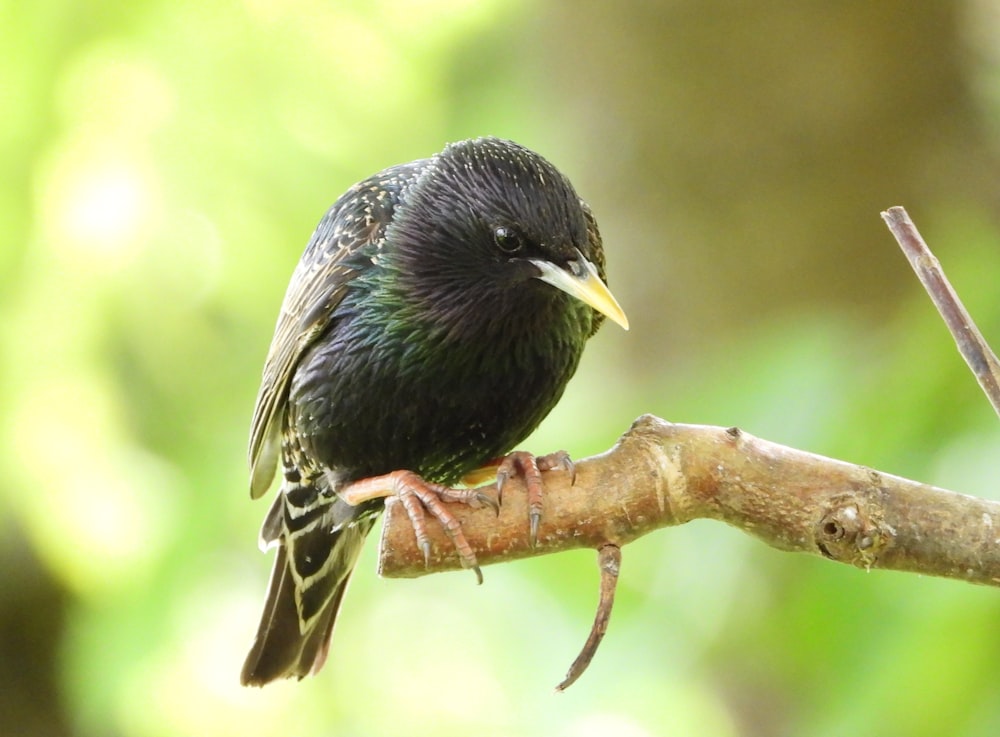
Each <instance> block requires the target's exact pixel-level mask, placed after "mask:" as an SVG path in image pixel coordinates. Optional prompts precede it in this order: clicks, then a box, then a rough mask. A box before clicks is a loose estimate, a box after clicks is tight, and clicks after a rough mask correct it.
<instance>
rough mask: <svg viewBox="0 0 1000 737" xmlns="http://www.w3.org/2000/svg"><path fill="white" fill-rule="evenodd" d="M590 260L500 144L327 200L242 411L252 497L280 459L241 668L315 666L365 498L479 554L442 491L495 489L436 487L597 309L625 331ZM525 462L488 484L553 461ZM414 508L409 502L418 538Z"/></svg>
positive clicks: (583, 232)
mask: <svg viewBox="0 0 1000 737" xmlns="http://www.w3.org/2000/svg"><path fill="white" fill-rule="evenodd" d="M603 275H604V252H603V248H602V245H601V236H600V233H599V232H598V229H597V222H596V221H595V219H594V216H593V215H592V214H591V212H590V209H589V208H588V206H587V205H586V204H585V203H584V202H583V201H582V200H581V199H580V197H579V196H578V195H577V194H576V192H575V191H574V189H573V186H572V185H571V184H570V182H569V180H567V179H566V177H565V176H563V175H562V174H561V173H560V172H559V171H558V170H557V169H556V168H555V167H553V166H552V164H550V163H549V162H548V161H546V160H545V159H543V158H542V157H541V156H539V155H538V154H536V153H534V152H532V151H530V150H528V149H526V148H524V147H522V146H520V145H518V144H516V143H513V142H510V141H505V140H500V139H496V138H480V139H475V140H469V141H462V142H460V143H454V144H451V145H449V146H447V147H446V148H445V149H444V151H442V152H441V153H439V154H437V155H435V156H432V157H431V158H428V159H421V160H418V161H414V162H411V163H409V164H401V165H399V166H393V167H391V168H389V169H386V170H384V171H382V172H380V173H378V174H376V175H374V176H373V177H371V178H369V179H366V180H364V181H362V182H360V183H359V184H356V185H354V186H353V187H351V188H350V189H349V190H348V191H347V192H346V193H345V194H344V195H343V196H341V197H340V199H338V200H337V201H336V202H335V203H334V205H333V207H331V208H330V210H329V211H328V212H327V213H326V215H325V217H324V218H323V219H322V220H321V221H320V223H319V225H318V226H317V228H316V231H315V232H314V233H313V235H312V238H311V239H310V241H309V244H308V245H307V246H306V250H305V253H304V254H303V255H302V259H301V261H300V262H299V265H298V267H297V268H296V270H295V273H294V274H293V275H292V279H291V282H290V284H289V285H288V291H287V293H286V294H285V300H284V303H283V304H282V307H281V313H280V315H279V317H278V323H277V326H276V328H275V333H274V338H273V340H272V342H271V348H270V351H269V353H268V356H267V360H266V362H265V364H264V376H263V381H262V384H261V388H260V393H259V394H258V397H257V405H256V408H255V409H254V415H253V423H252V427H251V436H250V451H249V461H250V476H251V479H250V493H251V496H252V497H253V498H257V497H260V496H261V495H262V494H264V492H265V491H267V489H268V488H269V486H270V485H271V481H272V479H273V477H274V474H275V471H276V469H277V466H278V461H279V459H280V461H281V466H282V471H283V472H282V483H281V490H280V493H279V494H278V497H277V499H276V500H275V502H274V504H273V505H272V507H271V509H270V511H269V512H268V514H267V517H266V518H265V520H264V524H263V527H262V529H261V535H260V543H261V547H262V548H264V549H266V548H269V547H272V546H274V547H277V549H278V552H277V559H276V560H275V562H274V569H273V572H272V574H271V581H270V584H269V587H268V592H267V601H266V603H265V604H264V614H263V618H262V620H261V623H260V628H259V630H258V632H257V637H256V639H255V641H254V643H253V646H252V648H251V650H250V653H249V655H248V656H247V660H246V663H245V664H244V666H243V673H242V678H241V680H242V682H243V683H244V684H247V685H263V684H265V683H267V682H269V681H272V680H275V679H277V678H285V677H293V676H294V677H298V678H301V677H303V676H305V675H307V674H309V673H310V672H315V671H317V670H318V669H319V668H320V667H321V666H322V664H323V662H324V660H325V659H326V653H327V650H328V647H329V642H330V635H331V632H332V629H333V622H334V618H335V617H336V614H337V610H338V608H339V607H340V603H341V599H342V598H343V595H344V589H345V587H346V586H347V581H348V579H349V577H350V575H351V570H352V569H353V567H354V564H355V561H356V560H357V557H358V554H359V553H360V551H361V547H362V545H363V543H364V539H365V536H366V535H367V534H368V531H369V530H370V529H371V527H372V525H373V524H374V521H375V518H376V517H377V516H378V513H379V512H380V511H381V510H382V506H383V503H384V500H383V498H382V497H385V496H388V495H391V494H396V495H399V496H401V497H406V498H405V499H404V501H406V502H407V503H408V506H410V507H411V508H412V507H413V506H414V502H418V503H419V504H421V505H422V508H426V509H427V511H429V512H430V513H431V514H432V515H433V516H435V517H437V518H438V519H439V520H441V522H442V523H444V524H445V525H446V527H447V526H451V527H452V529H453V534H452V539H453V540H454V542H455V544H456V547H457V549H458V552H459V554H460V555H461V557H462V559H463V562H464V563H465V564H466V565H467V566H469V567H473V568H475V567H476V565H475V556H474V555H473V554H472V550H471V548H469V546H468V544H467V543H466V542H465V539H464V537H463V536H462V534H461V530H460V528H459V526H458V525H457V523H455V520H454V517H453V516H452V515H451V513H450V512H448V510H447V509H445V508H444V505H442V504H441V503H440V500H441V499H445V500H459V501H466V502H468V503H470V504H473V505H480V504H483V503H486V504H491V505H495V504H496V502H495V501H493V500H492V498H491V497H489V496H487V495H485V494H483V493H482V492H481V491H476V490H471V491H470V490H461V489H458V490H454V489H451V488H449V487H448V486H447V485H452V484H455V483H456V482H458V481H459V480H460V479H461V478H462V477H463V476H464V475H466V474H468V473H469V472H471V471H473V470H475V469H477V468H481V467H483V466H484V465H487V464H489V463H490V462H491V461H495V460H496V459H498V458H499V457H501V456H502V455H503V454H505V453H507V452H508V451H510V450H511V448H513V447H514V445H515V444H516V443H518V442H520V441H521V440H522V439H524V437H525V436H527V435H528V434H529V433H530V432H531V431H532V430H533V429H534V428H535V427H536V426H537V425H538V423H539V422H541V421H542V419H543V418H544V417H545V416H546V415H547V414H548V413H549V411H550V410H551V409H552V407H553V406H554V405H555V404H556V402H557V401H558V399H559V397H560V396H561V395H562V393H563V389H564V388H565V386H566V382H567V381H569V379H570V377H571V376H572V375H573V372H574V371H575V370H576V367H577V364H578V362H579V360H580V355H581V353H582V351H583V346H584V343H585V342H586V340H587V338H589V337H590V336H591V335H593V334H594V332H595V331H596V330H597V328H598V327H599V326H600V324H601V321H602V320H603V316H604V315H607V316H608V317H610V318H611V319H612V320H614V321H615V322H617V323H619V324H620V325H622V327H625V328H627V327H628V323H627V320H626V318H625V314H624V313H623V312H622V310H621V308H620V307H619V306H618V303H617V302H616V301H615V299H614V297H613V296H612V295H611V292H609V291H608V288H607V287H606V286H605V284H604V281H603ZM557 460H558V459H557ZM538 461H539V464H537V466H536V464H535V463H534V458H533V457H532V456H530V455H528V454H525V453H517V454H511V455H510V456H508V457H507V460H505V461H504V463H503V464H502V465H501V466H500V472H499V473H498V486H502V484H503V480H504V478H506V477H507V476H508V475H509V474H510V473H512V472H515V471H523V472H525V473H526V475H527V474H528V473H530V472H532V471H534V472H535V475H536V476H537V470H538V466H540V467H541V468H543V469H544V468H545V467H547V466H548V467H551V466H552V465H553V462H554V461H553V460H552V459H551V458H547V459H543V458H540V459H538ZM533 508H534V509H535V510H536V511H535V512H534V513H533V520H532V531H533V532H534V530H535V529H536V527H537V518H538V510H539V509H540V505H539V504H538V500H535V503H534V504H533ZM422 516H423V515H422V514H421V513H420V510H416V511H414V512H411V519H413V520H414V529H415V532H416V534H417V536H418V540H420V541H421V544H423V545H425V546H426V538H425V537H424V527H423V523H422V521H421V520H422ZM425 550H426V547H425ZM476 571H477V574H478V568H477V569H476Z"/></svg>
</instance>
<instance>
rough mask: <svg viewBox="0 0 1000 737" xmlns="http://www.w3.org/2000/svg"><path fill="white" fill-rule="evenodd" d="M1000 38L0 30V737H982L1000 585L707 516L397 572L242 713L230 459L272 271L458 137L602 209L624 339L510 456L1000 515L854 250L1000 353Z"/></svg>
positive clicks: (961, 414)
mask: <svg viewBox="0 0 1000 737" xmlns="http://www.w3.org/2000/svg"><path fill="white" fill-rule="evenodd" d="M998 24H1000V6H997V5H996V4H995V3H991V2H987V1H986V0H979V1H977V2H971V1H970V2H937V3H903V2H882V3H867V2H861V1H860V0H858V1H856V2H845V3H837V4H830V3H823V2H818V1H816V2H814V1H809V2H800V3H777V2H760V3H753V4H728V3H707V4H706V3H698V2H685V1H680V2H638V1H635V2H622V3H615V4H610V3H589V2H585V3H570V2H545V3H528V2H525V1H521V2H517V1H515V0H511V1H509V2H504V1H502V0H493V1H492V2H489V1H484V2H472V1H469V2H462V3H450V2H448V3H446V2H440V1H428V2H420V3H408V2H391V1H389V0H385V1H383V2H376V3H362V2H348V3H336V4H334V3H325V2H320V1H319V0H296V1H295V2H287V3H285V2H276V1H275V0H246V2H243V3H237V2H224V1H222V2H209V3H202V4H195V3H168V2H162V1H161V0H151V1H149V2H143V3H135V4H131V5H121V4H118V3H102V2H92V3H86V4H79V3H65V2H55V1H49V2H45V1H42V2H36V3H30V4H28V3H21V4H8V5H7V6H4V7H2V8H0V99H2V103H0V105H2V109H3V111H4V121H3V123H2V125H0V161H2V165H3V170H4V172H5V176H4V177H2V178H0V233H2V234H3V235H2V241H3V244H4V245H3V246H2V247H0V315H2V319H0V468H2V469H3V472H2V473H0V533H2V534H0V556H2V565H0V731H2V732H3V733H4V734H10V735H29V736H31V737H34V736H35V735H38V736H44V735H54V736H55V735H68V734H72V735H101V736H103V735H123V736H126V737H161V736H163V737H167V736H171V735H209V734H210V735H240V736H241V737H242V736H244V735H248V734H289V735H303V736H307V735H329V734H338V735H355V734H356V735H383V734H384V735H392V736H393V737H395V736H396V735H399V734H401V733H405V734H407V735H410V736H411V737H419V735H435V736H437V735H449V734H455V735H459V734H462V735H465V734H476V735H482V736H489V735H546V736H551V735H559V736H562V735H566V736H568V737H590V736H591V735H599V734H601V735H603V734H615V735H622V736H623V737H643V736H645V735H660V734H672V735H687V734H691V735H711V736H713V737H715V736H716V735H718V736H720V737H727V736H729V735H740V736H743V735H747V736H757V735H760V736H761V737H763V736H764V735H767V736H769V737H770V736H773V735H818V736H823V735H838V736H839V735H844V734H873V733H876V732H877V733H878V734H880V735H882V736H883V737H891V736H892V735H906V736H907V737H920V736H921V735H927V736H928V737H930V736H933V737H937V736H938V735H941V734H949V735H962V736H966V735H968V736H978V735H983V736H984V737H987V736H989V737H993V736H994V735H996V734H997V733H998V731H1000V703H998V701H997V699H996V694H997V692H998V690H1000V666H998V665H997V663H998V662H1000V658H998V655H1000V627H998V626H997V622H998V620H1000V596H998V594H997V593H996V592H995V591H993V590H990V589H986V588H975V587H972V586H969V585H965V584H961V583H958V582H952V581H941V580H934V579H926V578H920V577H917V576H912V575H905V574H896V573H888V572H878V571H875V572H871V573H868V574H866V573H864V572H863V571H859V570H854V569H850V568H847V567H843V566H837V565H833V564H831V563H829V562H826V561H823V560H821V559H818V558H815V559H813V558H806V557H801V556H790V555H787V554H783V553H779V552H777V551H773V550H770V549H768V548H766V547H765V546H763V545H762V544H761V543H759V542H757V541H755V540H753V539H751V538H749V537H747V536H745V535H743V534H742V533H740V532H738V531H736V530H732V529H728V528H725V527H723V526H720V525H718V524H715V523H710V522H695V523H691V524H688V525H686V526H684V527H682V528H677V529H672V530H667V531H661V532H658V533H655V534H653V535H650V536H648V537H647V538H644V539H642V540H640V541H638V542H636V543H635V544H633V545H630V546H628V547H627V548H625V550H624V562H623V568H622V578H621V588H620V593H619V600H618V603H617V607H616V610H615V613H614V617H613V618H612V621H611V626H610V630H609V633H608V636H607V638H606V640H605V642H604V644H603V646H602V648H601V651H600V652H599V653H598V655H597V657H596V659H595V661H594V663H593V665H592V666H591V669H590V671H589V672H588V673H587V674H586V675H585V676H584V678H583V679H581V681H580V682H579V683H577V684H576V685H575V686H573V687H572V688H571V689H570V690H569V691H568V692H567V693H566V694H563V695H561V696H558V697H557V696H553V695H552V693H551V691H552V687H553V686H554V685H555V684H556V683H557V682H558V681H559V680H560V679H561V677H562V676H563V674H564V673H565V669H566V668H567V667H568V665H569V663H570V662H571V661H572V659H573V657H574V656H575V655H576V652H577V650H578V648H579V646H580V644H581V643H582V642H583V639H584V638H585V636H586V633H587V629H588V627H589V624H590V620H591V617H592V615H593V606H594V601H595V598H596V585H597V571H596V567H595V566H594V556H593V555H592V554H590V553H587V552H582V553H575V554H564V555H560V556H551V557H548V558H544V559H536V560H532V561H527V562H523V563H517V564H512V565H505V566H496V567H490V568H488V569H486V570H485V576H486V584H485V585H484V586H483V587H481V588H477V587H475V586H474V585H473V582H472V577H471V575H459V574H446V575H440V576H432V577H428V578H425V579H421V580H417V581H382V580H379V579H378V578H377V577H376V576H375V574H374V553H375V541H374V540H372V541H371V542H370V543H369V547H368V549H367V550H366V552H365V555H364V557H363V559H362V561H361V563H360V565H359V571H358V575H357V576H356V577H355V580H354V583H353V585H352V588H351V591H350V593H349V594H348V600H347V602H346V605H345V608H344V611H343V615H342V619H341V621H340V623H339V624H338V629H337V633H336V636H335V638H334V644H333V648H332V652H331V657H330V661H329V662H328V664H327V666H326V669H325V670H324V671H323V672H322V674H321V675H320V676H319V677H318V678H315V679H311V680H308V681H303V682H302V683H299V684H294V683H287V684H278V685H276V686H273V687H269V688H267V689H264V690H262V691H257V690H252V691H251V690H245V689H242V688H240V686H239V685H238V671H239V667H240V664H241V662H242V657H243V655H244V651H245V648H246V647H247V645H248V643H249V641H250V639H251V637H252V635H253V631H254V628H255V626H256V621H257V617H258V614H259V606H260V603H261V601H262V597H263V592H264V587H265V584H266V577H267V573H268V571H269V567H270V560H269V559H266V558H265V557H264V556H262V555H260V554H259V553H258V552H257V549H256V534H257V528H258V525H259V522H260V519H261V518H262V516H263V514H264V512H265V508H266V504H265V503H251V502H250V500H249V495H248V493H247V472H246V468H245V442H246V436H247V432H248V425H249V417H250V412H251V410H252V407H253V401H254V397H255V393H256V389H257V385H258V380H259V377H260V371H261V367H262V364H263V359H264V356H265V353H266V350H267V346H268V343H269V340H270V336H271V331H272V329H273V325H274V320H275V318H276V315H277V310H278V306H279V304H280V300H281V296H282V294H283V293H284V289H285V286H286V283H287V279H288V276H289V275H290V274H291V271H292V269H293V267H294V265H295V263H296V261H297V259H298V257H299V254H300V253H301V250H302V248H303V246H304V245H305V242H306V240H307V238H308V236H309V234H310V232H311V231H312V228H313V227H314V225H315V223H316V221H317V220H318V219H319V217H320V216H321V215H322V213H323V212H324V211H325V209H326V208H327V207H328V206H329V204H330V203H331V202H332V201H333V200H334V199H335V198H336V197H337V196H338V195H339V194H340V193H341V192H342V191H343V190H344V189H346V188H347V187H348V186H349V185H350V184H352V183H353V182H355V181H357V180H358V179H361V178H363V177H365V176H367V175H368V174H370V173H372V172H374V171H376V170H378V169H381V168H383V167H385V166H388V165H391V164H394V163H398V162H401V161H406V160H410V159H414V158H418V157H422V156H427V155H430V154H432V153H434V152H435V151H438V150H440V149H441V148H442V147H443V145H444V144H445V143H446V142H448V141H453V140H458V139H462V138H467V137H472V136H477V135H486V134H492V135H500V136H505V137H509V138H513V139H515V140H517V141H519V142H520V143H523V144H525V145H527V146H529V147H531V148H533V149H535V150H537V151H539V152H540V153H542V154H543V155H545V156H546V157H548V158H549V159H550V160H552V161H553V162H554V163H555V164H556V165H557V166H559V167H560V168H561V169H562V170H563V171H565V172H566V173H567V174H568V175H569V177H570V178H571V179H572V180H573V182H574V184H575V185H576V187H577V189H578V190H579V192H580V193H581V194H582V195H583V197H584V198H585V199H587V200H588V202H589V203H590V205H591V207H592V208H593V210H594V212H595V214H596V215H597V217H598V220H599V222H600V224H601V229H602V232H603V235H604V240H605V247H606V250H607V254H608V273H609V281H610V284H611V286H612V287H613V289H614V292H615V294H616V296H617V297H618V298H619V301H620V302H621V303H622V305H623V307H624V308H625V309H626V311H627V312H628V315H629V318H630V320H631V323H632V330H631V331H630V332H628V333H625V332H623V331H620V330H618V329H616V328H615V327H614V326H610V327H608V328H606V329H605V330H603V331H602V332H601V333H600V334H598V336H597V337H596V338H595V339H594V340H593V341H592V342H591V344H590V346H589V348H588V351H587V354H586V355H585V358H584V361H583V363H582V365H581V368H580V370H579V373H578V375H577V377H576V378H575V379H574V381H573V383H572V384H571V385H570V388H569V389H568V391H567V393H566V395H565V397H564V399H563V401H562V403H561V404H560V405H559V407H558V408H557V409H556V410H555V411H554V412H553V414H552V415H551V416H550V418H549V419H548V420H547V421H546V422H545V423H544V424H543V426H542V427H541V428H540V429H539V431H538V432H536V434H535V435H534V436H533V437H532V438H531V439H529V440H528V441H527V442H526V443H525V447H526V448H528V449H531V450H534V451H536V452H547V451H549V450H553V449H556V448H566V449H568V450H569V451H570V452H571V453H572V454H573V455H574V456H576V457H583V456H585V455H588V454H592V453H596V452H599V451H601V450H603V449H605V448H607V447H608V446H610V445H611V444H612V443H613V442H614V440H615V438H616V437H617V436H618V435H619V434H620V433H621V432H623V431H624V430H625V429H626V428H627V427H628V424H629V423H630V422H631V421H632V420H633V419H634V418H635V417H636V416H637V415H639V414H641V413H643V412H652V413H656V414H659V415H661V416H663V417H664V418H666V419H669V420H672V421H679V422H695V423H706V424H708V423H711V424H720V425H727V426H728V425H739V426H741V427H742V428H744V429H745V430H746V431H748V432H751V433H754V434H757V435H761V436H763V437H766V438H768V439H770V440H775V441H778V442H782V443H786V444H789V445H793V446H796V447H799V448H803V449H806V450H811V451H814V452H817V453H822V454H825V455H830V456H834V457H837V458H841V459H843V460H846V461H851V462H856V463H863V464H866V465H869V466H871V467H873V468H877V469H879V470H882V471H885V472H889V473H895V474H899V475H903V476H908V477H910V478H915V479H919V480H921V481H925V482H928V483H933V484H937V485H940V486H943V487H946V488H950V489H953V490H955V491H961V492H965V493H970V494H976V495H980V496H986V497H992V498H996V497H997V494H998V491H997V481H996V479H997V459H998V458H1000V453H998V448H1000V426H998V423H997V418H996V416H995V415H994V414H993V412H992V411H991V409H990V407H989V405H988V404H987V403H986V401H985V399H984V398H983V397H982V396H981V394H980V392H979V389H978V387H977V386H976V384H975V381H974V380H973V378H972V376H971V374H969V372H968V371H967V369H966V368H965V366H964V364H963V363H962V361H961V359H960V358H959V357H958V355H957V352H956V351H955V349H954V346H953V344H952V342H951V339H950V337H949V336H948V334H947V332H946V330H945V328H944V326H943V324H942V323H941V321H940V320H939V318H938V317H937V316H936V313H935V312H934V310H933V307H932V306H931V305H930V302H929V301H928V300H927V298H926V296H925V295H924V293H923V291H922V289H921V288H920V286H919V284H918V282H917V280H916V278H915V277H914V275H913V274H912V272H911V271H910V269H909V266H908V265H907V264H906V262H905V260H904V258H903V257H902V255H901V254H900V253H899V251H898V248H897V247H896V245H895V243H894V241H893V240H892V238H891V236H890V235H889V233H888V231H887V230H886V229H885V227H884V225H883V224H882V222H881V220H880V218H879V212H880V211H881V210H884V209H886V208H887V207H889V206H892V205H904V206H906V207H907V209H908V210H909V212H910V213H911V215H912V216H913V218H914V219H915V220H916V222H917V224H918V226H919V227H920V228H921V230H922V232H923V234H924V235H925V237H926V238H927V240H928V241H929V243H930V245H931V247H932V248H933V249H934V250H935V252H936V254H937V255H938V257H939V258H940V259H941V261H942V263H943V265H944V267H945V268H946V270H947V271H948V273H949V276H950V277H951V279H952V282H953V283H954V285H955V287H956V288H957V289H958V291H959V293H960V294H961V296H962V298H963V300H964V301H965V303H966V305H967V306H968V307H969V309H970V311H971V312H972V314H973V315H974V316H975V317H976V319H977V320H978V322H979V324H980V327H981V328H982V330H983V332H984V333H985V334H986V336H987V338H988V339H992V342H993V343H994V344H997V343H998V342H1000V297H998V295H1000V289H998V284H1000V233H998V229H997V224H998V221H997V206H998V202H997V162H996V154H997V146H998V142H1000V125H998V124H1000V109H998V103H1000V75H998V73H1000V58H998V56H1000V55H998V54H997V51H996V49H997V48H998V46H997V43H996V40H997V37H998V30H1000V25H998Z"/></svg>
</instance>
